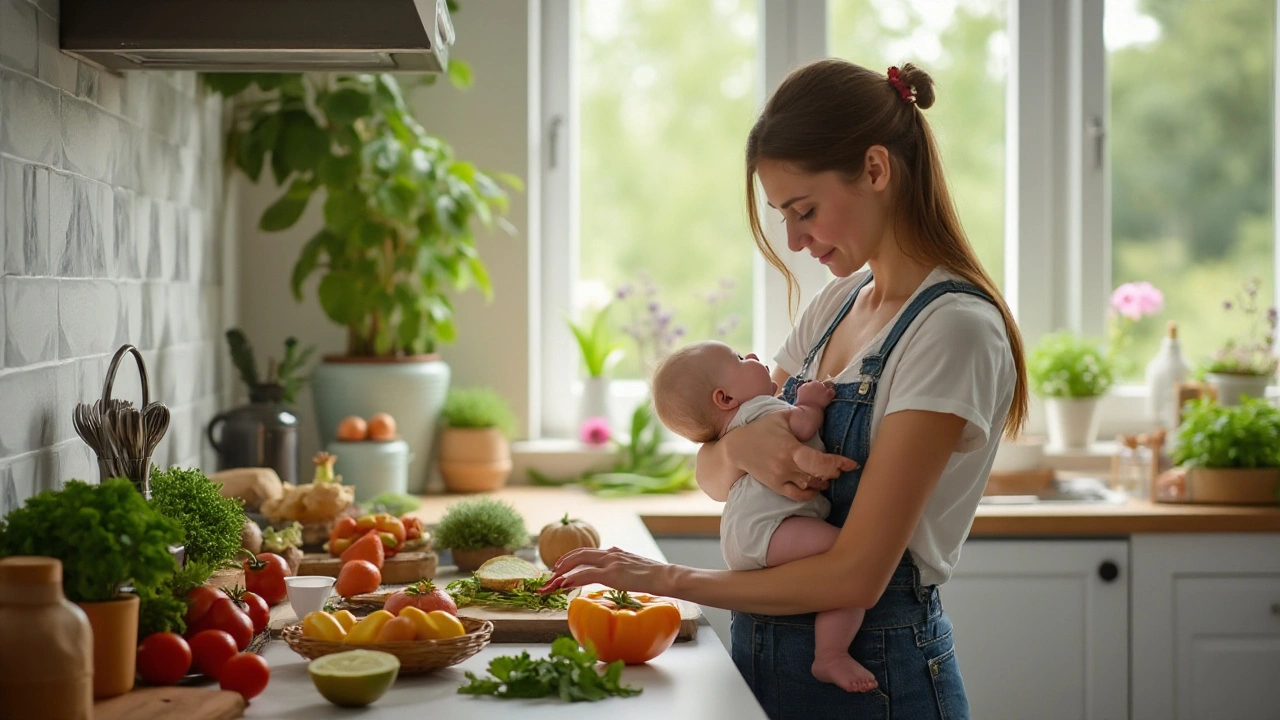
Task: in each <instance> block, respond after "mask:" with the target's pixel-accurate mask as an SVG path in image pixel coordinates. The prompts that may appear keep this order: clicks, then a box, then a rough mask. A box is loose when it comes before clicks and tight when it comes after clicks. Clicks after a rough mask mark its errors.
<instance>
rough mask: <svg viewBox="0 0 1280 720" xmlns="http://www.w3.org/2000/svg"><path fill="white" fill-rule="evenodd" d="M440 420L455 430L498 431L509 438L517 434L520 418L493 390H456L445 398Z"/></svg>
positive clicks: (482, 388)
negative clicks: (496, 429) (480, 429)
mask: <svg viewBox="0 0 1280 720" xmlns="http://www.w3.org/2000/svg"><path fill="white" fill-rule="evenodd" d="M440 418H441V420H443V421H444V424H445V425H448V426H449V427H455V428H491V427H492V428H498V430H499V431H500V432H501V433H502V434H503V435H504V436H506V437H507V438H511V437H512V436H514V435H515V432H516V418H515V415H513V414H512V413H511V407H510V406H509V405H508V404H507V401H506V400H504V399H503V398H502V396H501V395H499V394H498V393H496V392H494V391H493V390H492V389H490V388H484V387H477V388H455V389H453V390H450V391H449V395H448V397H446V398H445V401H444V408H442V409H441V410H440Z"/></svg>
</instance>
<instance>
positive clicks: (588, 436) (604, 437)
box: [578, 417, 613, 445]
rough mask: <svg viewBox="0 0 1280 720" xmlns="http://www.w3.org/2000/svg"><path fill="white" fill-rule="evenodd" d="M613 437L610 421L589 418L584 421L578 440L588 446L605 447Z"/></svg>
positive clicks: (600, 418)
mask: <svg viewBox="0 0 1280 720" xmlns="http://www.w3.org/2000/svg"><path fill="white" fill-rule="evenodd" d="M612 437H613V430H612V429H611V428H610V427H609V420H608V419H607V418H603V417H589V418H587V419H586V420H583V421H582V427H580V428H578V438H579V439H581V440H582V442H584V443H586V444H588V445H604V444H606V443H608V442H609V439H610V438H612Z"/></svg>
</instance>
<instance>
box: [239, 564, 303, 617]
mask: <svg viewBox="0 0 1280 720" xmlns="http://www.w3.org/2000/svg"><path fill="white" fill-rule="evenodd" d="M249 557H250V559H249V560H245V561H244V584H245V586H246V587H247V589H248V590H249V592H251V593H253V594H254V595H257V596H258V597H260V598H262V599H263V600H265V601H266V603H267V607H273V606H275V605H279V604H280V603H282V602H284V599H285V598H286V597H288V596H289V591H288V589H287V588H285V585H284V579H285V578H287V577H289V576H290V575H292V574H293V573H291V572H289V563H287V562H285V559H284V558H282V557H280V556H279V555H276V554H275V553H259V554H258V555H256V556H255V555H254V554H253V553H249Z"/></svg>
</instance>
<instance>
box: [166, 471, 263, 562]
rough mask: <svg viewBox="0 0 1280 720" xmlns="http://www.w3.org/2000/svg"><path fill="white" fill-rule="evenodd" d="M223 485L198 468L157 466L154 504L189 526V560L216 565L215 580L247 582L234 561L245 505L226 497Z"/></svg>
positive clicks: (187, 533)
mask: <svg viewBox="0 0 1280 720" xmlns="http://www.w3.org/2000/svg"><path fill="white" fill-rule="evenodd" d="M219 488H221V485H219V484H218V483H215V482H212V481H211V480H209V478H208V477H206V476H205V474H204V473H203V472H201V471H200V470H198V469H196V468H192V469H189V470H188V469H184V468H180V467H172V468H169V469H168V470H160V469H159V468H156V469H155V470H153V471H152V473H151V506H152V507H153V508H155V509H156V511H158V512H159V513H160V514H161V515H164V516H165V517H167V518H170V519H172V520H174V521H175V522H177V523H178V524H179V525H180V526H181V527H182V528H184V529H185V530H186V560H187V561H188V562H197V563H202V564H206V565H209V566H210V567H211V568H213V569H214V573H213V578H212V581H213V584H215V585H218V586H221V587H234V586H236V585H243V584H244V571H243V570H240V569H239V567H238V566H236V565H235V564H234V563H233V562H232V561H233V560H235V558H236V555H237V553H239V552H240V544H241V531H242V530H243V529H244V520H245V515H244V508H242V507H241V505H240V502H239V501H238V500H236V499H234V498H228V497H223V496H222V493H221V492H220V490H219Z"/></svg>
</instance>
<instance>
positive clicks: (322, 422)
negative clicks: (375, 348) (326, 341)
mask: <svg viewBox="0 0 1280 720" xmlns="http://www.w3.org/2000/svg"><path fill="white" fill-rule="evenodd" d="M448 392H449V366H448V365H447V364H446V363H445V362H444V361H442V360H438V359H435V356H430V357H429V358H423V359H403V360H391V361H378V360H376V359H368V360H365V359H363V358H357V359H350V360H348V359H346V358H325V361H324V362H323V363H320V364H319V365H317V366H316V368H315V370H314V371H313V372H312V373H311V393H312V396H313V397H314V398H315V404H316V425H317V426H318V428H319V431H320V446H321V447H324V446H326V445H328V444H329V442H331V441H332V440H334V437H335V435H336V434H337V432H338V423H340V422H342V418H344V417H346V416H348V415H359V416H360V417H362V418H365V419H366V420H367V419H369V417H370V416H372V415H373V414H375V413H380V412H385V413H390V414H391V417H393V418H395V420H396V431H397V432H398V433H399V434H400V437H401V439H403V440H404V441H405V443H406V444H407V445H408V446H409V454H410V458H411V460H410V461H409V475H408V484H407V487H406V489H407V491H408V492H411V493H422V492H425V490H426V486H427V480H428V478H429V477H430V474H431V461H432V459H433V456H432V454H431V453H432V447H433V444H434V442H435V435H436V421H437V420H439V418H440V410H441V409H442V408H443V407H444V399H445V396H446V395H447V394H448Z"/></svg>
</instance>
